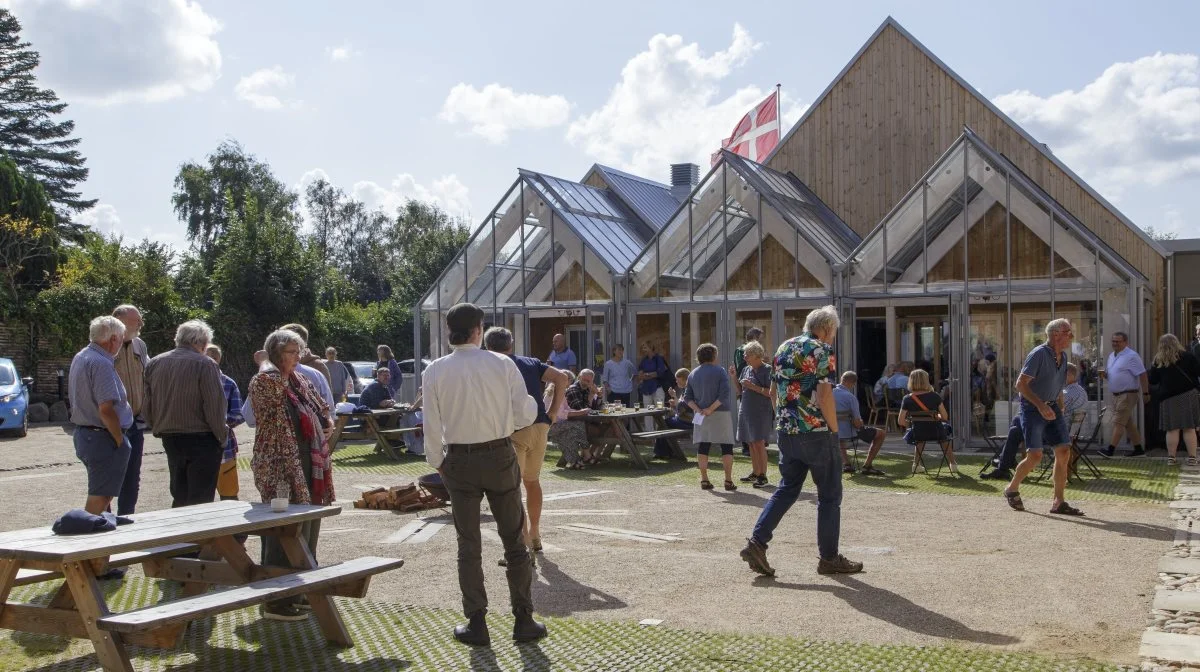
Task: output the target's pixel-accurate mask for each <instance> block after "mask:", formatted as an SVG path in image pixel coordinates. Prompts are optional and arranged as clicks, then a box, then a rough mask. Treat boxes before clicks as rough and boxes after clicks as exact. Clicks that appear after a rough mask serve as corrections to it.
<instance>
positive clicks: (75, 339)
mask: <svg viewBox="0 0 1200 672" xmlns="http://www.w3.org/2000/svg"><path fill="white" fill-rule="evenodd" d="M175 268H176V264H175V253H174V252H172V251H171V248H169V247H167V246H166V245H164V244H162V243H155V242H151V241H149V240H143V241H141V242H140V243H136V244H128V243H126V242H125V241H124V240H123V239H122V238H120V237H118V236H112V237H105V236H103V235H100V234H98V233H95V232H92V233H89V234H88V235H87V236H86V238H85V240H84V243H83V244H82V245H79V246H73V247H71V248H70V249H69V250H68V252H67V255H66V260H65V261H63V263H62V264H60V265H59V268H58V275H57V278H56V280H57V282H56V283H55V285H54V286H53V287H51V288H49V289H45V290H43V291H42V292H41V293H39V294H38V297H37V305H36V307H35V309H34V311H35V316H36V318H37V321H38V324H39V326H41V327H43V328H45V329H47V330H48V331H49V332H50V334H51V335H55V336H58V337H59V340H60V342H61V343H62V345H63V348H65V349H67V350H68V351H69V350H72V349H74V348H75V347H78V345H79V344H80V342H81V339H82V338H84V337H85V335H86V334H87V328H88V323H89V322H90V321H91V319H92V318H93V317H96V316H97V315H107V314H109V313H110V312H111V311H112V309H113V308H115V307H117V306H118V305H120V304H122V303H132V304H133V305H135V306H137V307H138V308H140V309H141V310H142V317H143V318H144V319H145V321H146V325H145V326H144V327H143V328H142V338H143V339H145V340H146V343H147V344H148V345H149V346H150V351H151V352H161V351H163V350H167V349H169V348H171V347H173V339H174V336H175V327H177V326H178V325H179V323H180V322H182V321H184V320H185V319H187V309H186V308H185V306H184V303H183V300H182V299H181V298H180V296H179V293H178V292H176V291H175V281H174V278H173V275H174V273H175Z"/></svg>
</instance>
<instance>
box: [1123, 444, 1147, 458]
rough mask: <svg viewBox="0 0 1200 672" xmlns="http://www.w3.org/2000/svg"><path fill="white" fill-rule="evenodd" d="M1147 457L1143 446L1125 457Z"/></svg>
mask: <svg viewBox="0 0 1200 672" xmlns="http://www.w3.org/2000/svg"><path fill="white" fill-rule="evenodd" d="M1145 456H1146V451H1145V450H1143V449H1142V447H1141V446H1137V447H1136V448H1134V449H1133V450H1132V451H1130V453H1129V454H1128V455H1126V456H1125V457H1145Z"/></svg>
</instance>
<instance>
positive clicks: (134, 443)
mask: <svg viewBox="0 0 1200 672" xmlns="http://www.w3.org/2000/svg"><path fill="white" fill-rule="evenodd" d="M125 438H127V439H129V445H130V446H131V447H132V448H133V449H132V450H130V451H129V466H127V467H125V482H124V483H122V484H121V494H119V495H117V515H118V516H128V515H129V514H131V513H134V509H136V508H137V501H138V493H139V492H141V490H142V446H143V445H144V444H145V441H146V437H145V435H144V434H143V433H142V430H141V429H139V428H138V426H137V423H136V422H135V423H133V424H132V425H131V426H130V427H129V429H127V430H125Z"/></svg>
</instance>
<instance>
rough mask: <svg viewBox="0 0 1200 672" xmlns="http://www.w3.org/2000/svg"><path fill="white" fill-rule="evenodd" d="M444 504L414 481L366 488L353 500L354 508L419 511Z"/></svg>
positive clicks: (443, 501)
mask: <svg viewBox="0 0 1200 672" xmlns="http://www.w3.org/2000/svg"><path fill="white" fill-rule="evenodd" d="M445 505H446V502H445V500H443V499H442V498H440V497H437V496H435V495H433V494H431V493H430V492H429V491H428V490H426V489H425V488H423V487H421V486H419V485H418V484H416V483H405V484H404V485H397V486H394V487H391V488H375V489H373V490H367V491H365V492H363V493H362V495H360V496H359V498H358V499H357V500H356V501H355V502H354V508H356V509H379V510H387V511H419V510H422V509H433V508H437V507H439V506H445Z"/></svg>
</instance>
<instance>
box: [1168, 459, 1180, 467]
mask: <svg viewBox="0 0 1200 672" xmlns="http://www.w3.org/2000/svg"><path fill="white" fill-rule="evenodd" d="M1177 464H1179V460H1177V459H1175V458H1173V457H1168V458H1167V466H1168V467H1174V466H1175V465H1177Z"/></svg>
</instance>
